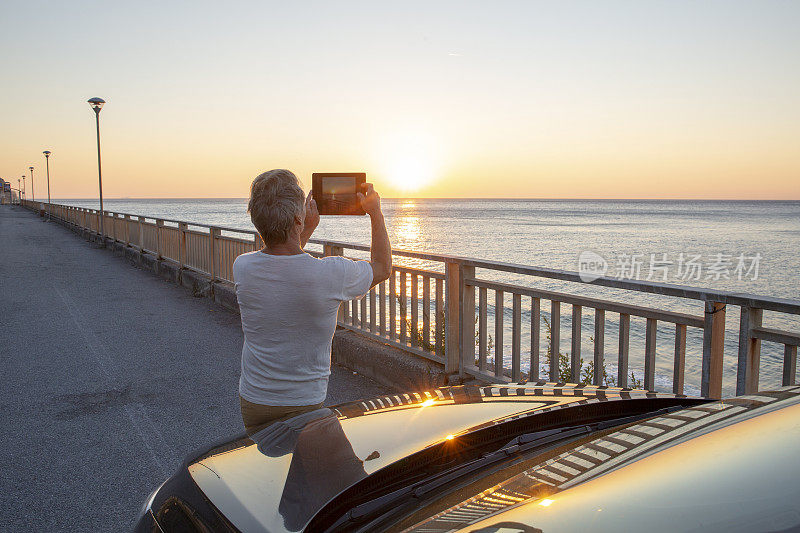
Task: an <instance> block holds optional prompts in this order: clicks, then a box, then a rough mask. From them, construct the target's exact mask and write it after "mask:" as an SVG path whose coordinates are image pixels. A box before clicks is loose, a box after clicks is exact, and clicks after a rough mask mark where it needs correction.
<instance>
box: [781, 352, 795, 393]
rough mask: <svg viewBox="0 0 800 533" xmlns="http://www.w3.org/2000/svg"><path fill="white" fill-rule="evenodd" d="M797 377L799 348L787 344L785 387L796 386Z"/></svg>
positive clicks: (784, 369) (784, 367) (784, 359)
mask: <svg viewBox="0 0 800 533" xmlns="http://www.w3.org/2000/svg"><path fill="white" fill-rule="evenodd" d="M796 375H797V346H795V345H793V344H786V345H784V347H783V380H782V384H783V386H784V387H787V386H789V385H794V384H795V376H796Z"/></svg>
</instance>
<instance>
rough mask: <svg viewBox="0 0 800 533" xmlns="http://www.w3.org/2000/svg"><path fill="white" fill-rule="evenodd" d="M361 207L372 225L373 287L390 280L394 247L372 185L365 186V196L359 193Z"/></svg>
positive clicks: (371, 260) (378, 199)
mask: <svg viewBox="0 0 800 533" xmlns="http://www.w3.org/2000/svg"><path fill="white" fill-rule="evenodd" d="M358 198H359V200H361V206H362V207H363V208H364V211H366V212H367V214H368V215H369V218H370V222H371V224H372V245H371V246H370V264H371V265H372V286H373V287H374V286H375V285H377V284H378V283H380V282H382V281H384V280H387V279H389V275H390V274H391V273H392V245H391V243H390V242H389V234H388V233H387V232H386V223H385V222H384V220H383V212H382V211H381V197H380V196H379V195H378V193H377V192H376V191H375V189H374V188H373V187H372V184H371V183H367V184H365V185H364V194H362V193H358Z"/></svg>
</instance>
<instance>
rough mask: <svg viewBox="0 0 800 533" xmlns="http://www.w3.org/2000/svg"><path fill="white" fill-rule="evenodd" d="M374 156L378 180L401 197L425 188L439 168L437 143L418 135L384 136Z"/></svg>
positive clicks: (424, 135)
mask: <svg viewBox="0 0 800 533" xmlns="http://www.w3.org/2000/svg"><path fill="white" fill-rule="evenodd" d="M376 156H377V158H376V159H377V161H376V162H377V167H378V168H377V169H376V170H379V171H380V176H381V177H382V178H383V179H385V180H386V181H387V182H388V184H389V185H390V186H391V187H392V188H394V189H395V190H396V191H398V192H400V193H402V194H410V193H416V192H419V191H420V190H422V189H426V188H428V187H429V186H430V185H431V184H433V182H434V181H435V180H436V179H437V177H438V173H439V168H440V165H441V161H440V160H441V150H440V148H439V143H438V140H437V139H436V138H434V137H433V136H431V135H429V134H426V133H425V132H421V131H413V130H409V131H406V132H403V133H401V132H397V131H395V132H392V133H390V134H388V135H386V136H385V137H383V138H382V139H381V143H380V145H379V146H378V149H377V151H376Z"/></svg>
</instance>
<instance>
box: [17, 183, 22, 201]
mask: <svg viewBox="0 0 800 533" xmlns="http://www.w3.org/2000/svg"><path fill="white" fill-rule="evenodd" d="M21 187H22V180H20V179H17V203H19V205H22V188H21Z"/></svg>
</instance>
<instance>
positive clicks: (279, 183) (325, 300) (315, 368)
mask: <svg viewBox="0 0 800 533" xmlns="http://www.w3.org/2000/svg"><path fill="white" fill-rule="evenodd" d="M358 197H359V201H360V202H361V205H362V207H363V208H364V211H366V213H367V214H368V215H369V217H370V221H371V224H372V246H371V253H370V256H371V257H370V261H369V262H367V261H353V260H351V259H346V258H344V257H324V258H321V259H317V258H315V257H312V256H310V255H308V254H307V253H305V252H304V251H303V247H304V246H305V245H306V243H307V242H308V239H309V238H311V234H312V233H313V232H314V229H316V227H317V225H318V224H319V213H318V211H317V205H316V203H315V202H314V200H313V199H312V197H311V194H310V193H309V195H308V197H307V198H305V200H304V198H303V190H302V188H301V186H300V181H299V180H298V179H297V177H296V176H295V175H294V174H293V173H292V172H290V171H288V170H283V169H277V170H270V171H269V172H265V173H263V174H261V175H259V176H258V177H257V178H256V179H255V180H253V184H252V185H251V187H250V202H249V204H248V207H247V210H248V212H249V213H250V218H251V220H252V221H253V224H254V225H255V227H256V229H257V230H258V233H259V234H260V235H261V238H262V240H263V241H264V243H265V245H264V248H262V249H261V250H260V251H257V252H250V253H247V254H243V255H240V256H239V257H237V258H236V261H234V263H233V278H234V281H235V283H236V298H237V300H238V301H239V310H240V313H241V316H242V330H243V331H244V346H243V347H242V374H241V378H240V379H239V396H240V402H241V409H242V420H243V421H244V425H245V429H246V430H247V432H248V433H249V434H252V433H253V432H255V431H257V430H258V429H260V428H262V427H264V426H266V425H267V424H269V423H271V422H274V421H276V420H278V419H281V418H287V417H291V416H295V415H298V414H300V413H303V412H305V411H311V410H314V409H319V408H321V407H322V402H323V401H324V400H325V396H326V395H327V390H328V376H329V375H330V373H331V370H330V366H331V343H332V341H333V334H334V331H335V330H336V314H337V311H338V309H339V304H340V303H341V302H343V301H347V300H352V299H355V298H360V297H361V296H363V295H364V294H366V292H367V291H369V289H370V288H371V287H372V286H374V285H376V284H378V283H380V282H382V281H384V280H386V279H388V278H389V274H390V272H391V270H392V249H391V245H390V243H389V236H388V234H387V233H386V225H385V223H384V220H383V213H382V212H381V202H380V196H379V195H378V193H377V192H375V190H374V189H373V187H372V184H369V183H368V184H366V185H365V188H364V191H363V193H361V192H360V193H358Z"/></svg>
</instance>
